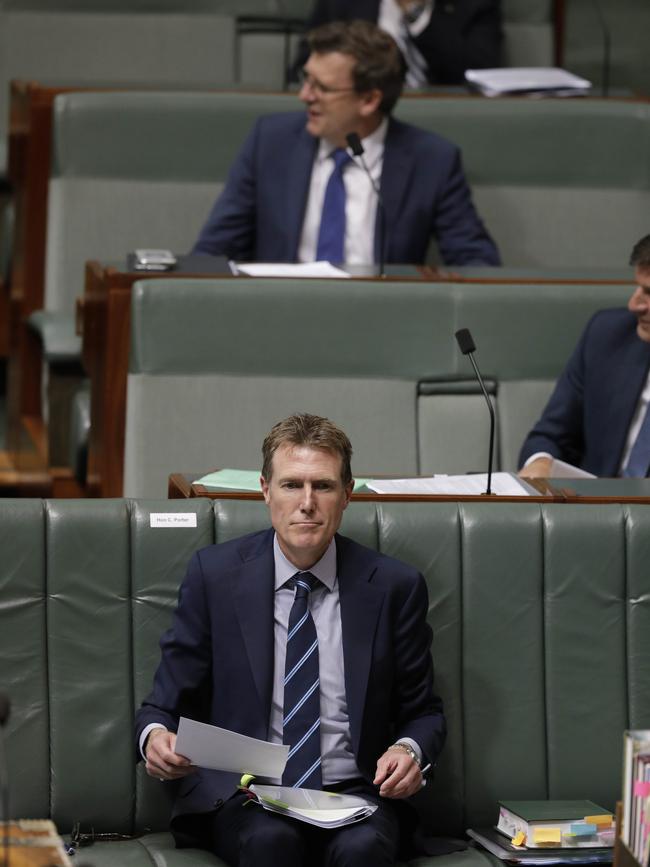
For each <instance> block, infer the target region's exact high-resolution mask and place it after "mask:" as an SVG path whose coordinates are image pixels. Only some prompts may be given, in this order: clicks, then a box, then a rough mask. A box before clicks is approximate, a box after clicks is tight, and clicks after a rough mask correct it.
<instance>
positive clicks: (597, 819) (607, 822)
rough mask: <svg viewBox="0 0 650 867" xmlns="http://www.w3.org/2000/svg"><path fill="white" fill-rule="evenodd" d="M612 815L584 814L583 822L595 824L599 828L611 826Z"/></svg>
mask: <svg viewBox="0 0 650 867" xmlns="http://www.w3.org/2000/svg"><path fill="white" fill-rule="evenodd" d="M612 819H613V817H612V816H609V815H603V816H585V822H587V823H589V824H590V825H597V826H598V828H599V829H602V828H611V827H612Z"/></svg>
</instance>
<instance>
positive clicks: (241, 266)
mask: <svg viewBox="0 0 650 867" xmlns="http://www.w3.org/2000/svg"><path fill="white" fill-rule="evenodd" d="M237 271H238V273H240V274H247V275H248V276H249V277H349V276H350V275H349V274H348V273H347V271H343V270H342V269H341V268H336V267H335V266H334V265H331V264H330V263H329V262H299V263H297V264H292V263H290V262H289V263H287V262H242V263H239V262H238V263H237Z"/></svg>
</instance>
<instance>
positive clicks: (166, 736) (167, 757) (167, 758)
mask: <svg viewBox="0 0 650 867" xmlns="http://www.w3.org/2000/svg"><path fill="white" fill-rule="evenodd" d="M175 745H176V735H175V734H174V733H173V732H168V731H167V729H153V731H151V732H150V734H149V737H148V738H147V743H146V746H145V750H144V754H145V756H146V758H147V763H146V765H145V768H146V771H147V773H148V774H149V776H150V777H155V778H156V779H157V780H178V779H180V778H181V777H186V776H187V775H188V774H193V773H194V772H195V771H196V766H195V765H193V764H192V763H191V762H190V760H189V759H186V758H185V756H179V755H177V754H176V753H175V752H174V746H175Z"/></svg>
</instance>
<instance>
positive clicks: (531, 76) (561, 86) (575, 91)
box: [465, 66, 591, 96]
mask: <svg viewBox="0 0 650 867" xmlns="http://www.w3.org/2000/svg"><path fill="white" fill-rule="evenodd" d="M465 78H466V79H467V81H468V82H469V83H470V84H472V85H474V86H475V87H476V88H478V90H480V91H481V93H482V94H483V95H484V96H503V95H505V94H508V93H513V94H517V93H522V94H523V93H531V94H539V95H542V96H543V95H548V96H580V95H582V94H585V93H587V91H588V90H589V89H590V87H591V82H590V81H587V79H586V78H580V77H579V76H578V75H574V74H573V73H572V72H567V71H566V69H560V68H559V67H557V66H514V67H510V68H507V69H468V70H467V71H466V72H465Z"/></svg>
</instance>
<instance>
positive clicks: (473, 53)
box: [296, 0, 502, 87]
mask: <svg viewBox="0 0 650 867" xmlns="http://www.w3.org/2000/svg"><path fill="white" fill-rule="evenodd" d="M355 18H363V19H365V20H367V21H373V22H375V23H377V24H378V25H379V27H381V28H382V29H383V30H385V31H386V32H387V33H390V35H391V36H392V37H393V38H394V39H395V41H396V42H397V44H398V45H399V47H400V49H401V51H402V54H403V55H404V58H405V60H406V63H407V67H408V71H407V78H406V83H407V84H408V85H409V86H410V87H423V86H426V85H427V84H462V83H463V81H464V80H465V70H466V69H486V68H490V67H494V66H501V39H502V35H501V2H500V0H316V2H315V4H314V8H313V11H312V14H311V16H310V18H309V19H308V22H307V26H308V27H309V28H312V27H319V26H320V25H321V24H325V23H326V22H327V21H353V20H354V19H355ZM307 52H308V49H307V45H306V43H302V44H301V46H300V50H299V52H298V60H297V63H296V66H297V67H298V68H300V67H301V66H302V65H303V63H304V62H305V59H306V57H307Z"/></svg>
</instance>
